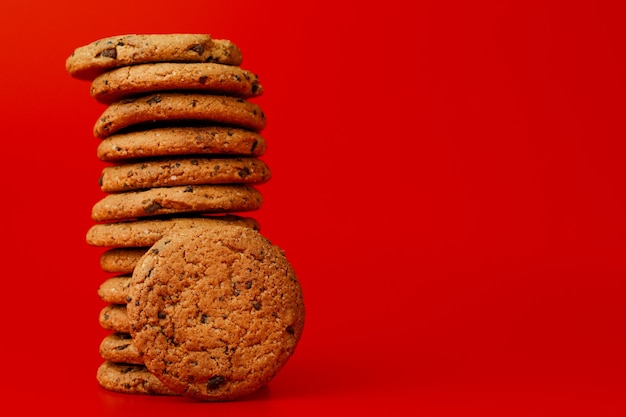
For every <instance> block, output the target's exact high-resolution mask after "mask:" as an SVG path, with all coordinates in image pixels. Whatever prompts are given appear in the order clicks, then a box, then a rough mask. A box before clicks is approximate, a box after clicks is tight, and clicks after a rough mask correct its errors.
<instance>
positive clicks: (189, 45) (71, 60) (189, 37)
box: [65, 33, 242, 80]
mask: <svg viewBox="0 0 626 417" xmlns="http://www.w3.org/2000/svg"><path fill="white" fill-rule="evenodd" d="M151 62H216V63H220V64H226V65H236V66H238V65H241V62H242V56H241V51H240V50H239V48H238V47H237V46H236V45H235V44H233V43H232V42H231V41H229V40H223V39H212V38H211V36H210V35H208V34H192V33H171V34H127V35H119V36H111V37H107V38H103V39H99V40H96V41H94V42H91V43H89V44H87V45H84V46H81V47H79V48H76V49H75V50H74V51H73V52H72V54H71V55H70V56H69V57H68V58H67V59H66V61H65V69H66V70H67V72H68V73H69V74H70V75H71V76H72V77H74V78H78V79H83V80H93V79H94V78H95V77H97V76H98V75H99V74H102V73H103V72H105V71H107V70H110V69H112V68H118V67H122V66H126V65H136V64H142V63H151Z"/></svg>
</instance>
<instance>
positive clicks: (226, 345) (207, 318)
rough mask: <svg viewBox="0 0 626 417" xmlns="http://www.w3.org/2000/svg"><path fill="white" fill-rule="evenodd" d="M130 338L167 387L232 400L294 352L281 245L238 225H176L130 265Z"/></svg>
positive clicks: (298, 300) (295, 301)
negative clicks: (198, 227) (175, 229)
mask: <svg viewBox="0 0 626 417" xmlns="http://www.w3.org/2000/svg"><path fill="white" fill-rule="evenodd" d="M127 312H128V320H129V322H130V323H131V326H130V327H131V335H132V337H133V343H134V344H135V346H136V347H137V349H138V351H139V352H140V353H141V355H142V357H143V358H144V361H145V364H146V367H147V368H148V369H149V370H150V372H152V373H153V374H154V375H155V376H156V377H157V378H158V379H159V380H160V381H161V382H163V384H164V385H165V386H167V387H168V388H170V389H171V390H172V391H173V392H176V393H179V394H182V395H185V396H189V397H192V398H195V399H199V400H208V401H219V400H233V399H236V398H240V397H242V396H244V395H246V394H249V393H251V392H254V391H256V390H257V389H259V388H260V387H262V386H264V385H266V384H267V383H268V382H269V381H270V380H271V379H272V378H273V377H274V376H275V375H276V373H277V372H278V371H279V370H280V369H281V368H282V367H283V366H284V365H285V363H286V362H287V360H288V359H289V358H290V357H291V355H292V354H293V353H294V350H295V348H296V345H297V343H298V340H299V339H300V336H301V334H302V329H303V326H304V304H303V297H302V290H301V288H300V284H299V282H298V279H297V278H296V274H295V272H294V270H293V268H292V267H291V265H290V263H289V262H288V261H287V259H286V257H285V255H284V253H283V252H282V250H281V249H279V248H278V247H277V246H275V245H272V244H271V243H270V242H269V241H268V240H267V239H266V238H265V237H263V236H262V235H261V234H259V232H257V231H255V230H252V229H249V228H243V227H240V226H222V227H215V228H211V229H206V230H184V231H180V232H176V233H171V234H170V235H169V236H166V237H164V238H163V239H161V240H160V241H158V242H157V243H156V244H155V245H154V246H153V247H152V248H151V249H150V250H149V251H148V252H147V253H146V255H145V256H144V257H142V259H141V261H140V263H139V264H138V265H137V267H136V268H135V272H134V273H133V277H132V280H131V287H130V300H129V303H128V307H127Z"/></svg>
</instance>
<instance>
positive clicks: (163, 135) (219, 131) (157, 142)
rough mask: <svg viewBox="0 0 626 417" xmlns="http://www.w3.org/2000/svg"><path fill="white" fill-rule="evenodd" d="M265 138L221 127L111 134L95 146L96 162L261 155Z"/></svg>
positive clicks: (265, 148) (164, 129)
mask: <svg viewBox="0 0 626 417" xmlns="http://www.w3.org/2000/svg"><path fill="white" fill-rule="evenodd" d="M266 150H267V143H266V141H265V139H264V138H263V137H262V136H261V135H259V134H258V133H256V132H252V131H249V130H245V129H238V128H232V127H222V126H204V127H202V126H195V127H167V128H164V127H161V128H154V129H146V130H141V131H138V132H129V133H119V134H115V135H111V136H109V137H107V138H106V139H103V140H102V142H100V143H99V144H98V148H97V149H96V153H97V157H98V159H100V160H102V161H105V162H120V161H126V160H133V159H143V158H153V157H162V156H168V157H172V156H175V155H242V156H261V155H264V154H265V152H266Z"/></svg>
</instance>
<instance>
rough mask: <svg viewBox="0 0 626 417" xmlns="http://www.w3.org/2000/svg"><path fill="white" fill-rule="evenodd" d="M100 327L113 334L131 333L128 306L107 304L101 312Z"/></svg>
mask: <svg viewBox="0 0 626 417" xmlns="http://www.w3.org/2000/svg"><path fill="white" fill-rule="evenodd" d="M99 321H100V326H101V327H102V328H103V329H106V330H111V331H113V332H119V333H128V332H130V323H129V321H128V315H127V313H126V304H107V305H106V306H104V308H102V310H100V316H99Z"/></svg>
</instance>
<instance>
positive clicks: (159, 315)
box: [157, 311, 167, 320]
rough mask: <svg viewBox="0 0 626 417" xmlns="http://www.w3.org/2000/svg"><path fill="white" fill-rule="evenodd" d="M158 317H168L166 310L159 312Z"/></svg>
mask: <svg viewBox="0 0 626 417" xmlns="http://www.w3.org/2000/svg"><path fill="white" fill-rule="evenodd" d="M157 317H158V318H160V319H161V320H163V319H164V318H166V317H167V315H166V314H165V312H164V311H159V312H158V313H157Z"/></svg>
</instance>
